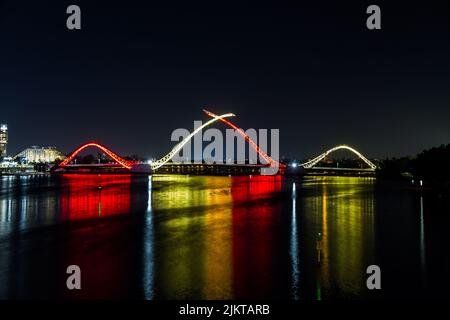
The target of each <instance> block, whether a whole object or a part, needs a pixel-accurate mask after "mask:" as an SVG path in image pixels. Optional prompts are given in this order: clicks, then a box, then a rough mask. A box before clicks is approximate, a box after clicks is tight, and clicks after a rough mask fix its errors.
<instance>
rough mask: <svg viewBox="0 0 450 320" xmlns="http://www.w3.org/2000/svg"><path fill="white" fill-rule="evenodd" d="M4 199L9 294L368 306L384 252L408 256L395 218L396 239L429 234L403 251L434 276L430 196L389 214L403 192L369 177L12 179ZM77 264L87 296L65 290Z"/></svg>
mask: <svg viewBox="0 0 450 320" xmlns="http://www.w3.org/2000/svg"><path fill="white" fill-rule="evenodd" d="M0 192H1V193H0V210H1V211H0V298H33V297H40V298H42V297H45V298H61V297H63V298H68V299H72V298H84V299H91V298H94V299H95V298H124V297H125V298H137V299H185V298H192V299H239V298H253V299H257V298H277V299H319V300H320V299H333V298H336V297H337V298H364V297H366V296H367V295H368V293H367V290H366V287H365V281H366V273H365V270H366V268H367V266H368V265H370V264H374V263H375V264H376V262H377V261H378V260H377V258H378V257H377V256H376V253H377V251H376V249H377V248H376V247H377V246H380V243H381V244H382V246H381V247H382V253H383V254H384V255H386V256H388V257H391V256H395V254H397V251H398V247H395V246H391V245H390V244H391V238H390V237H386V236H385V232H389V231H390V229H389V226H390V223H393V226H392V227H391V230H394V231H395V232H393V234H394V236H395V237H396V238H395V239H397V237H398V236H399V234H406V235H408V234H409V233H408V232H411V231H410V230H415V231H414V232H416V233H415V235H416V237H415V239H418V240H416V242H415V245H414V244H412V245H411V248H413V249H410V251H408V250H404V251H402V254H403V255H404V256H408V257H409V255H411V257H412V258H411V259H409V260H408V262H409V261H414V260H415V261H416V265H417V268H416V270H419V268H418V267H419V266H420V268H421V271H422V275H423V281H425V274H426V272H428V269H430V268H431V267H432V265H431V264H430V263H429V262H430V261H431V260H430V256H431V255H430V254H429V253H428V255H427V259H428V260H427V262H428V265H427V268H425V266H426V264H425V261H426V260H425V223H424V212H423V211H424V208H423V203H424V199H423V198H420V202H418V201H416V202H413V201H412V199H413V198H412V197H409V196H405V195H404V194H403V198H402V197H397V198H395V199H401V200H400V201H403V202H402V203H401V204H399V205H398V207H396V208H395V215H388V214H387V213H385V211H387V210H386V208H388V207H387V206H386V204H389V205H391V204H392V201H391V198H390V197H393V196H392V195H391V194H388V195H387V196H384V195H383V194H381V195H380V194H377V193H376V192H375V183H374V180H373V179H369V178H364V179H363V178H342V177H341V178H339V177H308V178H304V179H303V178H302V180H296V181H292V180H289V179H288V178H282V177H280V176H253V177H250V176H249V177H201V176H196V177H190V176H176V175H155V176H153V177H150V178H149V177H146V176H128V175H117V176H114V175H104V176H98V175H78V176H77V175H66V176H50V177H28V178H18V177H2V178H1V187H0ZM375 199H377V201H375ZM380 199H381V200H380ZM386 199H388V200H386ZM415 199H417V198H415ZM380 201H381V202H382V204H383V203H384V204H385V206H382V207H381V208H382V210H381V211H380V205H379V202H380ZM404 203H406V204H408V205H409V204H412V203H414V204H415V206H416V207H417V208H420V219H419V218H418V215H412V214H411V212H410V211H412V210H411V208H410V207H408V205H406V206H405V205H403V204H404ZM401 210H405V211H403V212H402V211H401ZM408 210H409V211H408ZM427 213H428V211H427ZM376 216H377V222H378V221H380V226H379V227H378V228H377V226H378V225H377V224H376V223H375V217H376ZM428 217H429V215H427V218H428ZM380 219H382V220H380ZM395 219H397V220H395ZM404 221H406V222H407V223H409V225H410V226H411V227H408V226H409V225H408V224H407V223H406V224H405V223H404ZM429 221H430V220H429V219H427V228H429V226H430V222H429ZM381 225H382V226H381ZM377 230H378V231H377ZM380 230H381V231H380ZM417 230H420V234H419V237H417ZM427 230H428V229H427ZM318 233H321V234H322V245H321V261H320V264H318V261H317V250H316V236H317V234H318ZM431 234H434V235H435V234H436V233H430V232H429V233H427V235H431ZM429 238H430V239H429ZM429 238H427V241H432V240H433V239H432V237H431V236H430V237H429ZM380 239H381V240H380ZM400 239H403V238H402V237H400ZM405 239H406V237H405ZM408 239H409V238H408ZM380 241H381V242H380ZM417 241H419V243H417ZM386 243H387V244H388V245H386ZM402 243H403V242H402ZM405 243H406V242H405ZM427 244H428V247H427V248H431V246H430V245H429V242H427ZM405 245H407V244H405ZM414 248H415V249H414ZM414 250H415V251H414ZM429 250H431V249H429ZM378 252H379V251H378ZM410 252H412V254H410ZM419 254H420V259H418V257H419ZM419 260H420V261H419ZM383 262H384V265H385V266H387V267H386V269H387V270H388V271H389V266H391V265H394V266H395V265H396V263H395V262H390V260H384V261H383ZM389 263H390V264H389ZM419 263H420V265H419ZM69 264H78V265H80V267H81V268H82V270H83V283H82V286H83V290H82V292H68V291H67V290H66V288H65V286H64V284H65V277H66V275H65V267H67V265H69ZM404 283H405V282H402V284H404Z"/></svg>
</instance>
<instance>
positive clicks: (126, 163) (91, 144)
mask: <svg viewBox="0 0 450 320" xmlns="http://www.w3.org/2000/svg"><path fill="white" fill-rule="evenodd" d="M90 147H94V148H97V149H100V150H101V151H103V152H104V153H105V154H107V155H108V156H109V157H111V158H112V159H113V160H114V161H116V162H117V163H118V164H120V165H121V166H122V167H124V168H127V169H131V167H132V166H133V164H134V162H132V161H128V160H125V159H123V158H121V157H120V156H118V155H117V154H115V153H114V152H112V151H111V150H109V149H108V148H106V147H105V146H102V145H101V144H99V143H96V142H88V143H86V144H84V145H82V146H80V147H78V148H77V149H76V150H75V151H74V152H72V153H71V154H70V155H69V156H68V157H67V158H66V159H65V160H64V161H63V162H61V163H60V164H59V166H60V167H65V166H67V165H68V164H69V163H70V162H71V161H72V160H73V159H74V158H75V157H76V156H77V154H79V153H80V152H81V151H83V150H84V149H86V148H90Z"/></svg>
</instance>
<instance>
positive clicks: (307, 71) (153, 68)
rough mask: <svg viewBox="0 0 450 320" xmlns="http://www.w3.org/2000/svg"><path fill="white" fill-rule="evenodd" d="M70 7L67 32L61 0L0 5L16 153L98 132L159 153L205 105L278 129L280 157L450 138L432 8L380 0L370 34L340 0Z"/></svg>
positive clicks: (409, 148)
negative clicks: (378, 24) (378, 26)
mask: <svg viewBox="0 0 450 320" xmlns="http://www.w3.org/2000/svg"><path fill="white" fill-rule="evenodd" d="M78 5H80V7H81V8H82V15H83V28H82V29H81V30H79V31H75V32H69V31H68V30H67V29H66V28H65V18H66V15H65V6H66V4H65V3H61V4H55V5H53V6H42V4H41V3H36V4H29V5H27V6H26V7H24V8H20V10H19V8H18V5H17V4H15V3H13V2H12V1H6V2H5V4H4V8H5V10H4V14H3V15H2V17H1V19H2V20H1V21H2V28H1V29H0V34H1V35H2V36H3V45H2V48H4V49H3V50H2V52H0V58H1V59H0V68H1V69H2V74H1V75H0V83H1V84H2V86H1V87H2V94H1V95H0V104H1V105H2V106H5V108H2V113H1V115H0V119H1V121H2V122H5V123H8V125H9V130H10V150H11V152H10V153H11V154H13V153H17V152H20V151H21V150H23V149H25V148H27V147H29V146H30V145H36V144H38V145H52V146H55V147H57V148H58V149H60V150H62V151H63V152H65V153H68V152H70V151H72V150H73V148H74V147H76V146H78V145H80V144H82V143H84V142H86V141H92V140H95V141H101V142H102V143H104V144H105V145H108V146H111V147H112V148H113V149H114V150H117V152H118V153H120V154H139V155H141V156H142V157H153V156H156V155H159V154H163V153H164V152H166V151H167V149H168V147H169V146H168V144H169V143H170V134H171V131H172V130H173V129H175V128H186V129H188V130H192V120H194V119H195V120H204V119H205V118H204V116H203V115H201V113H200V112H199V110H201V109H202V108H204V107H209V108H210V109H211V110H213V111H215V112H218V113H221V112H234V113H236V114H237V116H238V118H237V121H236V124H237V125H239V126H241V127H243V128H256V129H258V128H267V129H271V128H279V129H280V147H281V155H282V156H285V157H296V158H308V157H310V156H313V155H316V154H318V153H320V152H322V151H323V150H324V149H326V148H328V147H332V146H334V145H337V144H341V143H347V144H350V145H353V146H355V147H357V148H358V149H359V150H364V153H365V154H366V155H367V156H368V157H370V158H380V159H383V158H386V157H400V156H407V155H414V154H417V153H418V152H420V151H422V150H424V149H428V148H430V147H433V146H439V145H441V144H445V143H448V142H449V141H448V137H449V136H450V128H449V126H448V120H449V119H450V113H449V112H450V111H449V109H448V108H447V105H448V103H449V102H450V96H449V91H448V90H447V88H446V86H445V83H446V81H445V79H446V74H448V71H450V62H449V60H448V59H447V57H448V56H449V55H450V46H449V44H448V42H447V41H445V40H444V39H446V37H447V33H448V19H440V18H439V17H444V15H445V12H446V11H445V10H444V8H443V7H440V6H439V5H437V4H434V5H431V6H429V7H427V8H421V10H418V9H417V8H415V7H414V6H403V5H402V4H400V3H398V4H397V3H396V4H383V8H382V9H383V18H382V19H383V28H382V30H378V31H376V32H372V31H369V30H367V28H366V27H365V20H366V17H367V15H366V14H365V6H364V5H356V6H355V5H351V4H342V3H339V4H327V5H326V6H321V7H318V6H317V7H316V6H315V5H303V4H293V3H291V2H281V3H277V4H275V3H272V2H271V3H263V4H261V6H259V7H253V6H251V5H249V4H239V5H238V4H229V5H223V6H219V9H217V8H216V7H215V6H212V5H208V4H204V3H202V4H200V3H196V4H193V5H192V6H188V5H183V4H180V6H176V7H173V6H168V5H167V6H166V5H164V4H158V5H149V4H147V5H143V4H139V5H137V4H136V6H133V7H127V8H122V7H121V6H118V5H113V4H108V5H106V4H105V5H104V3H102V2H98V3H96V4H93V3H90V2H84V1H81V2H79V3H78ZM417 21H421V23H420V24H418V23H417ZM312 32H314V36H311V34H312ZM368 110H370V112H367V111H368ZM187 119H188V120H187ZM31 132H32V133H31Z"/></svg>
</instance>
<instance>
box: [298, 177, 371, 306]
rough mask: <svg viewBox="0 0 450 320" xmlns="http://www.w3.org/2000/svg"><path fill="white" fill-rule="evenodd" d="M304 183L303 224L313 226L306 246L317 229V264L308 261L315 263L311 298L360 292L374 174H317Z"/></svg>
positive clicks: (363, 290) (310, 245)
mask: <svg viewBox="0 0 450 320" xmlns="http://www.w3.org/2000/svg"><path fill="white" fill-rule="evenodd" d="M304 189H305V192H309V193H310V195H309V196H306V197H304V199H302V212H305V215H304V219H305V222H304V223H305V224H306V226H305V229H307V230H311V231H312V232H310V237H309V241H307V244H306V247H307V248H314V247H315V245H314V243H313V241H315V239H314V237H315V235H316V234H318V233H321V234H322V251H321V262H320V265H318V266H314V265H310V266H308V268H311V269H315V268H316V269H317V283H316V294H315V296H316V298H317V299H323V298H328V297H330V296H339V294H340V292H345V293H346V295H351V296H354V297H363V296H364V294H365V293H366V287H365V274H364V272H362V270H365V268H366V266H367V261H371V260H372V259H373V258H374V256H373V255H374V241H375V239H374V235H375V234H374V193H373V179H371V178H345V177H316V178H314V179H310V180H307V181H305V183H304ZM311 251H312V250H311ZM311 254H312V252H311Z"/></svg>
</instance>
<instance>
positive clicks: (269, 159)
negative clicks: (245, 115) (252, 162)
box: [203, 109, 285, 167]
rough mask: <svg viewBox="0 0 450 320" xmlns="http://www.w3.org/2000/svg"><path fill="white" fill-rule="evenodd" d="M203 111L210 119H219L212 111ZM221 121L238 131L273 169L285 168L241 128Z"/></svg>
mask: <svg viewBox="0 0 450 320" xmlns="http://www.w3.org/2000/svg"><path fill="white" fill-rule="evenodd" d="M203 111H204V112H205V113H206V114H207V115H208V116H210V117H217V115H216V114H214V113H212V112H211V111H208V110H205V109H203ZM219 120H220V121H222V122H224V123H225V124H227V125H228V126H229V127H231V128H233V129H234V130H236V132H237V133H239V134H240V135H241V136H242V137H243V138H244V139H245V141H247V142H248V143H249V144H250V146H251V147H252V148H253V149H255V151H256V152H257V153H258V154H259V155H260V156H261V157H262V158H263V159H264V160H265V161H266V162H267V164H269V165H270V166H271V167H285V165H284V164H282V163H279V162H278V161H276V160H274V159H273V158H272V157H270V156H269V155H268V154H267V153H266V152H264V150H262V149H261V148H260V147H259V146H258V145H257V144H256V143H255V142H254V141H253V140H252V139H250V137H249V136H248V135H247V134H246V133H245V132H244V131H243V130H242V129H240V128H238V127H237V126H236V125H234V124H233V123H232V122H230V121H228V120H227V119H224V118H220V119H219Z"/></svg>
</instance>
